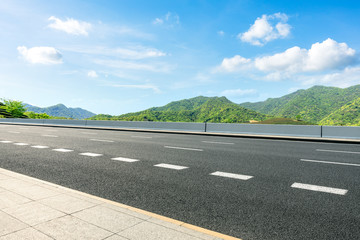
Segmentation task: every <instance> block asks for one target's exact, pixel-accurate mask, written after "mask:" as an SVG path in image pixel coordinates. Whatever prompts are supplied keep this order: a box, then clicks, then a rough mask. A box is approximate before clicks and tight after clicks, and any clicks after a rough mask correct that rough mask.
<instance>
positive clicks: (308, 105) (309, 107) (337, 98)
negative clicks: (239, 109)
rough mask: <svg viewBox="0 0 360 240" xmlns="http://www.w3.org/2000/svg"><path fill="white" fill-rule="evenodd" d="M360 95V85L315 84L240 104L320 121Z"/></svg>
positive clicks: (316, 121) (274, 113)
mask: <svg viewBox="0 0 360 240" xmlns="http://www.w3.org/2000/svg"><path fill="white" fill-rule="evenodd" d="M359 96H360V85H356V86H352V87H349V88H345V89H342V88H336V87H325V86H314V87H312V88H309V89H306V90H298V91H296V92H294V93H291V94H288V95H285V96H283V97H280V98H270V99H268V100H266V101H263V102H257V103H243V104H240V106H243V107H246V108H249V109H252V110H254V111H258V112H261V113H264V114H270V115H274V116H281V117H289V118H296V117H297V116H299V117H300V118H301V119H303V120H305V121H308V122H311V123H318V122H320V121H321V120H322V119H323V118H325V117H327V116H328V115H329V114H331V113H333V112H335V111H337V110H338V109H340V108H341V107H342V106H344V105H345V104H347V103H349V102H351V101H354V100H355V99H356V98H358V97H359Z"/></svg>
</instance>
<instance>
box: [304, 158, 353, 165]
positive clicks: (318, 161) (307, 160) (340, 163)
mask: <svg viewBox="0 0 360 240" xmlns="http://www.w3.org/2000/svg"><path fill="white" fill-rule="evenodd" d="M300 161H303V162H314V163H325V164H335V165H345V166H354V167H360V164H355V163H342V162H329V161H320V160H311V159H300Z"/></svg>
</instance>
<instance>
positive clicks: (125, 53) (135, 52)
mask: <svg viewBox="0 0 360 240" xmlns="http://www.w3.org/2000/svg"><path fill="white" fill-rule="evenodd" d="M115 53H116V54H118V55H119V56H120V57H122V58H126V59H144V58H153V57H163V56H166V53H164V52H162V51H160V50H157V49H155V48H143V47H138V48H137V49H127V48H117V49H115Z"/></svg>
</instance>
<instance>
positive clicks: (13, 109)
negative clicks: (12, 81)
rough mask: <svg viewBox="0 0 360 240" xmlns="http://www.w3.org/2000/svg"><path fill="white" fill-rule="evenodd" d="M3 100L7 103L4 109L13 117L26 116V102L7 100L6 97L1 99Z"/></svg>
mask: <svg viewBox="0 0 360 240" xmlns="http://www.w3.org/2000/svg"><path fill="white" fill-rule="evenodd" d="M1 100H2V102H3V103H4V104H5V107H4V109H5V110H6V112H8V113H9V114H10V115H11V116H12V117H14V118H21V117H24V113H25V111H26V108H25V106H24V104H23V103H22V102H20V101H14V100H6V99H1Z"/></svg>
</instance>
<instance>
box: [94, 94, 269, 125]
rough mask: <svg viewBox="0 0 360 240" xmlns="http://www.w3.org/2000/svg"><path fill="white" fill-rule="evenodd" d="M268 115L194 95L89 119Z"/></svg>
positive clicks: (226, 119)
mask: <svg viewBox="0 0 360 240" xmlns="http://www.w3.org/2000/svg"><path fill="white" fill-rule="evenodd" d="M267 118H269V117H268V116H267V115H265V114H261V113H257V112H255V111H253V110H249V109H246V108H243V107H241V106H239V105H238V104H235V103H233V102H231V101H229V100H228V99H227V98H225V97H211V98H209V97H203V96H200V97H195V98H190V99H185V100H181V101H176V102H171V103H169V104H167V105H165V106H163V107H154V108H150V109H147V110H145V111H140V112H136V113H128V114H123V115H120V116H110V115H103V114H101V115H96V116H94V117H91V118H89V119H90V120H118V121H161V122H216V123H248V122H250V120H257V121H262V120H265V119H267Z"/></svg>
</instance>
